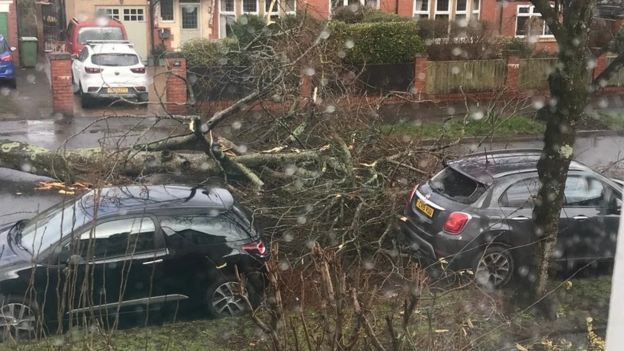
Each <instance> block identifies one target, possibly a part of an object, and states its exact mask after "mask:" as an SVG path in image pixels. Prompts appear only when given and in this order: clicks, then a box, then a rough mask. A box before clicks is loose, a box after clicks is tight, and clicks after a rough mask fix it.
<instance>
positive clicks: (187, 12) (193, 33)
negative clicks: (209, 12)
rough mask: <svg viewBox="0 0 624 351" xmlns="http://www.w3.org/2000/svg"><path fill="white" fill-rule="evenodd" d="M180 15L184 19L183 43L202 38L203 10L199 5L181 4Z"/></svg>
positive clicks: (182, 27) (182, 26) (181, 31)
mask: <svg viewBox="0 0 624 351" xmlns="http://www.w3.org/2000/svg"><path fill="white" fill-rule="evenodd" d="M180 13H181V17H182V21H181V28H180V33H181V34H180V39H181V41H180V42H181V43H185V42H186V41H188V40H191V39H196V38H201V27H200V24H201V16H200V13H201V10H200V4H199V3H192V2H181V3H180Z"/></svg>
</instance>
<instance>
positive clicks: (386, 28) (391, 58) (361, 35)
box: [330, 21, 424, 64]
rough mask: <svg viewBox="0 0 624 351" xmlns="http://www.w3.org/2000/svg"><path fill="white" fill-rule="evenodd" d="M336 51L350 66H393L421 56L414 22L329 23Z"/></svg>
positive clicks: (420, 45) (421, 44)
mask: <svg viewBox="0 0 624 351" xmlns="http://www.w3.org/2000/svg"><path fill="white" fill-rule="evenodd" d="M330 30H331V33H332V40H333V43H334V45H336V51H337V52H340V51H343V52H345V53H346V57H345V61H346V62H348V63H351V64H363V63H367V64H396V63H408V62H412V61H413V60H414V57H415V56H416V54H418V53H422V52H424V44H423V42H422V40H421V39H420V37H419V36H418V25H417V24H416V22H415V21H405V22H375V23H356V24H346V23H343V22H338V21H335V22H331V23H330Z"/></svg>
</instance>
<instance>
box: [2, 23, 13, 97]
mask: <svg viewBox="0 0 624 351" xmlns="http://www.w3.org/2000/svg"><path fill="white" fill-rule="evenodd" d="M0 81H8V82H9V85H10V86H11V87H12V88H14V89H15V87H16V86H17V80H16V77H15V65H14V64H13V48H11V47H10V46H9V43H7V41H6V39H4V37H3V36H2V35H0Z"/></svg>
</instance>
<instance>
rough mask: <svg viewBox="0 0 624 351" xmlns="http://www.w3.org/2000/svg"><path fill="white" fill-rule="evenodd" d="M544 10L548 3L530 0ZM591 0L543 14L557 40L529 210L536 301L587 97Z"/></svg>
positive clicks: (540, 295)
mask: <svg viewBox="0 0 624 351" xmlns="http://www.w3.org/2000/svg"><path fill="white" fill-rule="evenodd" d="M534 3H535V5H536V6H538V3H539V6H538V7H540V9H541V10H543V14H548V13H549V9H548V8H546V6H548V7H549V8H550V5H549V3H548V2H545V1H534ZM593 7H594V2H593V1H577V2H574V4H572V5H570V4H566V5H564V10H563V19H562V22H561V23H559V22H558V21H559V19H558V18H557V16H552V17H549V16H548V15H547V16H545V17H546V21H547V22H548V23H549V25H551V29H553V32H554V33H555V35H556V38H557V43H558V44H559V64H558V65H557V69H556V70H555V72H553V73H552V74H551V76H550V77H549V86H550V92H551V103H550V104H549V106H547V107H546V108H544V109H542V111H541V113H542V117H543V118H545V119H546V121H547V124H546V131H545V134H544V149H543V151H542V157H541V159H540V161H539V162H538V166H537V168H538V173H539V179H540V182H541V187H540V189H539V192H538V196H537V200H536V205H535V208H534V211H533V219H534V223H535V237H536V240H537V246H538V251H537V255H536V265H537V278H536V280H537V281H536V282H535V284H534V290H533V298H534V301H537V300H538V299H541V298H543V297H544V295H545V293H546V289H547V279H548V270H549V260H550V259H551V257H552V255H553V251H554V247H555V241H556V240H557V234H558V231H559V216H560V212H561V208H562V206H563V200H564V189H565V183H566V179H567V174H568V168H569V165H570V161H571V160H572V155H573V147H574V141H575V132H576V124H577V122H578V121H579V120H580V118H581V117H582V115H583V111H584V109H585V107H586V106H587V104H588V102H589V87H590V81H589V78H590V77H589V73H590V69H589V68H588V62H589V60H590V59H591V58H590V57H589V52H588V50H587V46H586V45H587V39H588V31H589V27H590V24H591V17H592V10H593Z"/></svg>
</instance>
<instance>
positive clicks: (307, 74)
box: [303, 67, 316, 77]
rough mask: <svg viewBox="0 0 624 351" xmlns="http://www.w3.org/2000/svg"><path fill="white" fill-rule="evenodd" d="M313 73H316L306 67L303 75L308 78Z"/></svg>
mask: <svg viewBox="0 0 624 351" xmlns="http://www.w3.org/2000/svg"><path fill="white" fill-rule="evenodd" d="M315 73H316V71H315V70H314V68H312V67H306V68H304V70H303V74H305V75H306V76H308V77H312V76H313V75H314V74H315Z"/></svg>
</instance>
